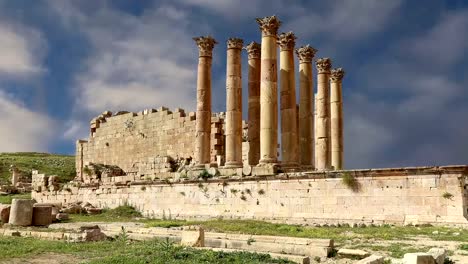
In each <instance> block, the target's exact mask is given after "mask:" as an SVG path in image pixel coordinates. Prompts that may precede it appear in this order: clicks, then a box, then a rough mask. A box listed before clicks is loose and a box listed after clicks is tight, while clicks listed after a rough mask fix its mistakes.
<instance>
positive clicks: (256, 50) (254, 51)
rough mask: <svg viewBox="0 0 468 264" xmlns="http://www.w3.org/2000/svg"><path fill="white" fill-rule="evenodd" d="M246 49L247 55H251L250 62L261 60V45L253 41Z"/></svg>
mask: <svg viewBox="0 0 468 264" xmlns="http://www.w3.org/2000/svg"><path fill="white" fill-rule="evenodd" d="M244 49H245V50H246V51H247V54H248V55H249V60H251V59H260V55H261V51H262V46H261V45H260V44H259V43H257V42H255V41H252V42H250V43H249V45H247V46H245V47H244Z"/></svg>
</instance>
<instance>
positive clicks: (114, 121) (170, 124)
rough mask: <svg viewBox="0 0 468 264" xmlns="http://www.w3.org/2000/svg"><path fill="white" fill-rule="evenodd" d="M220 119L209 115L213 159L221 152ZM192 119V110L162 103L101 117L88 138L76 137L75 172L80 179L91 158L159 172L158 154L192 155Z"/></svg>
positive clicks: (127, 168) (142, 171) (127, 169)
mask: <svg viewBox="0 0 468 264" xmlns="http://www.w3.org/2000/svg"><path fill="white" fill-rule="evenodd" d="M223 122H224V121H223V119H222V118H220V117H219V116H213V117H211V138H212V139H211V160H212V161H213V162H215V158H216V155H224V142H223ZM195 123H196V114H195V113H194V112H191V113H188V114H186V113H185V112H184V110H183V109H178V108H177V109H175V110H174V111H173V112H171V111H169V110H168V109H167V108H164V107H161V108H159V109H157V110H155V109H149V110H145V111H142V112H140V113H138V114H137V113H125V114H121V115H115V116H110V117H106V118H101V119H100V122H99V125H98V127H97V128H96V129H94V130H93V132H92V135H91V137H90V138H89V140H88V141H84V140H79V141H77V147H76V149H77V153H76V157H77V159H76V163H77V164H76V165H77V167H76V168H77V175H78V177H81V179H83V176H85V175H83V172H82V168H83V166H84V165H86V164H88V163H90V162H91V163H101V164H106V165H116V166H118V167H120V168H121V169H123V170H124V171H125V172H126V173H132V172H133V173H137V172H138V173H140V174H150V175H151V174H154V173H157V172H159V171H158V168H157V166H156V165H157V164H156V163H155V162H156V161H155V159H157V158H158V157H163V156H171V157H172V158H177V157H179V158H189V157H192V158H194V152H195V143H196V142H195ZM152 164H153V166H152Z"/></svg>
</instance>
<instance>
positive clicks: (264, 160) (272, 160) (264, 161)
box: [258, 158, 279, 165]
mask: <svg viewBox="0 0 468 264" xmlns="http://www.w3.org/2000/svg"><path fill="white" fill-rule="evenodd" d="M258 163H259V164H258V165H261V164H278V163H279V162H278V159H277V158H262V159H260V161H259V162H258Z"/></svg>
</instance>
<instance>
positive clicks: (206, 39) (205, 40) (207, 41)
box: [193, 36, 218, 57]
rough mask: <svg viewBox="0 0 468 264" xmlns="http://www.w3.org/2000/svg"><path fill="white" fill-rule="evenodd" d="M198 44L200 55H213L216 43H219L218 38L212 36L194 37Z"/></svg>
mask: <svg viewBox="0 0 468 264" xmlns="http://www.w3.org/2000/svg"><path fill="white" fill-rule="evenodd" d="M193 40H195V42H196V43H197V46H198V52H199V55H198V56H199V57H212V56H213V48H214V45H215V44H218V42H216V40H215V39H214V38H213V37H211V36H201V37H195V38H193Z"/></svg>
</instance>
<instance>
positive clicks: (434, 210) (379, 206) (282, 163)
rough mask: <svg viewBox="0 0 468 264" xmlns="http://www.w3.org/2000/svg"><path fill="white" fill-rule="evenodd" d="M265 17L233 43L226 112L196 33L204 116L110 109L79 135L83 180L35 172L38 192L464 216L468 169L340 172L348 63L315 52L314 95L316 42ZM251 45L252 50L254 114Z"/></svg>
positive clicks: (161, 207) (228, 211)
mask: <svg viewBox="0 0 468 264" xmlns="http://www.w3.org/2000/svg"><path fill="white" fill-rule="evenodd" d="M257 22H258V24H259V26H260V31H261V44H258V43H256V42H251V43H250V44H248V45H247V46H244V42H243V40H242V39H238V38H230V39H228V40H227V67H226V112H225V113H213V112H212V109H211V101H212V99H211V79H212V78H211V64H212V53H213V50H214V47H215V45H216V44H217V42H216V40H215V39H214V38H212V37H210V36H206V37H197V38H194V40H195V42H196V44H197V46H198V49H199V54H198V55H199V56H198V80H197V105H196V112H190V113H186V112H185V111H184V110H183V109H180V108H177V109H174V110H172V111H171V110H169V109H168V108H165V107H160V108H158V109H146V110H143V111H141V112H138V113H132V112H125V111H120V112H117V113H115V114H113V113H111V112H109V111H106V112H104V113H102V114H101V115H99V116H98V117H96V118H94V119H93V120H92V121H91V130H90V137H89V139H88V140H78V141H77V143H76V169H77V176H76V179H75V180H74V181H72V182H70V183H68V184H66V185H65V186H63V187H62V188H56V187H54V186H55V185H54V184H52V185H50V184H49V182H50V180H49V179H48V178H47V176H44V175H41V178H39V177H38V176H37V174H35V175H33V189H34V191H33V198H35V199H36V200H37V201H38V202H43V203H47V202H48V203H70V202H78V201H80V202H91V203H92V204H93V205H96V206H98V207H109V208H113V207H116V206H118V205H121V204H124V203H129V204H131V205H133V206H135V207H136V208H137V209H139V210H140V211H141V212H142V213H143V214H145V215H146V216H150V217H158V218H161V217H170V218H181V219H189V218H241V219H261V220H274V221H281V222H288V223H332V222H333V223H361V222H365V223H393V224H420V223H432V224H437V223H443V224H456V225H464V224H467V218H466V217H467V215H468V210H467V209H468V206H467V202H468V198H467V190H466V186H467V184H466V179H467V176H468V166H443V167H414V168H390V169H365V170H343V164H344V161H343V147H344V145H343V108H342V92H341V91H342V79H343V77H344V70H343V69H342V68H336V69H332V67H331V65H332V61H331V60H330V59H329V58H319V59H316V60H315V66H316V70H317V77H316V80H317V81H316V83H317V85H316V87H317V88H316V89H317V90H316V91H317V92H316V94H314V92H313V91H314V86H315V85H314V79H315V77H314V75H313V68H314V65H313V61H314V57H315V54H316V52H317V50H316V49H314V48H312V47H311V46H309V45H306V46H303V47H300V48H295V40H296V36H295V35H294V33H292V32H287V33H281V34H279V35H278V29H279V27H280V25H281V22H280V21H279V20H278V18H276V17H275V16H272V17H265V18H259V19H257ZM278 46H279V50H280V52H279V71H278V70H277V68H278V57H277V56H278ZM243 49H245V50H246V52H247V53H248V106H247V109H248V111H247V112H248V118H247V120H246V121H243V120H242V116H243V115H242V111H243V109H244V108H243V106H242V74H241V73H242V70H241V67H242V66H243V63H242V61H241V53H242V50H243ZM294 54H296V55H297V56H298V59H299V67H298V74H299V80H300V81H299V91H300V92H299V96H298V97H299V100H297V98H296V83H295V76H296V66H295V64H294ZM278 75H279V83H278ZM278 86H279V90H280V91H279V94H280V96H279V102H278ZM297 101H299V104H298V105H297V104H296V102H297ZM278 107H279V109H278ZM278 111H279V112H280V117H278ZM279 119H280V120H281V123H280V132H281V133H279V131H278V120H279ZM278 135H280V137H281V141H280V142H281V145H280V151H278V145H279V144H278V142H279V140H278ZM446 194H450V196H449V195H446ZM447 197H450V198H449V199H448V198H447Z"/></svg>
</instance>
